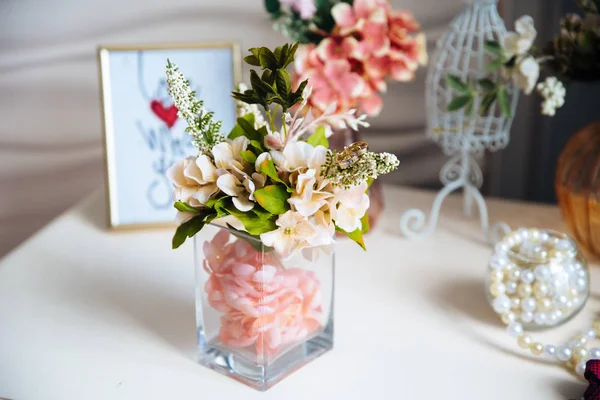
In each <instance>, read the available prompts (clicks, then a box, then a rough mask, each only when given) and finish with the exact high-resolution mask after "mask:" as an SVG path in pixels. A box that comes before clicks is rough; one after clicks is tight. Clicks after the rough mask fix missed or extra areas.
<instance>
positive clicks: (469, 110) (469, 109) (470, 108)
mask: <svg viewBox="0 0 600 400" xmlns="http://www.w3.org/2000/svg"><path fill="white" fill-rule="evenodd" d="M474 104H475V102H474V101H473V100H471V101H470V102H469V103H467V107H466V108H465V115H466V116H467V117H470V116H471V114H473V107H474Z"/></svg>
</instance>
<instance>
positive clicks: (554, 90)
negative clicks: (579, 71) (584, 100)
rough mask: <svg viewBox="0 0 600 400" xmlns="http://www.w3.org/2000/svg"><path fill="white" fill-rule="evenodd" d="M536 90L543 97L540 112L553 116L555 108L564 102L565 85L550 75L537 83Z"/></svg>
mask: <svg viewBox="0 0 600 400" xmlns="http://www.w3.org/2000/svg"><path fill="white" fill-rule="evenodd" d="M537 90H538V92H539V93H540V95H542V97H543V98H544V101H543V102H542V114H544V115H548V116H551V117H553V116H554V115H555V114H556V110H557V109H559V108H561V107H562V106H563V105H564V104H565V96H566V94H567V90H566V89H565V86H564V85H563V84H562V82H561V81H559V80H558V79H556V77H554V76H550V77H548V78H546V80H545V81H544V82H540V83H538V85H537Z"/></svg>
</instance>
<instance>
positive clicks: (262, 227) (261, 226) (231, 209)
mask: <svg viewBox="0 0 600 400" xmlns="http://www.w3.org/2000/svg"><path fill="white" fill-rule="evenodd" d="M226 209H227V212H228V213H229V214H230V215H233V216H234V217H236V218H237V219H238V221H240V222H241V223H242V225H244V229H246V231H248V233H249V234H250V235H260V234H261V233H265V232H270V231H273V230H275V229H277V224H275V221H276V218H271V219H261V218H260V217H259V216H258V215H256V214H254V213H251V212H243V211H240V210H238V209H237V208H235V206H234V205H233V203H230V204H228V205H227V206H226Z"/></svg>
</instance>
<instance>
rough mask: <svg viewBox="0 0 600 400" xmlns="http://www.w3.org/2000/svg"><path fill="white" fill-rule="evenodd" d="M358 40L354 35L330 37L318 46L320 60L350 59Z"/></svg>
mask: <svg viewBox="0 0 600 400" xmlns="http://www.w3.org/2000/svg"><path fill="white" fill-rule="evenodd" d="M357 46H358V42H357V41H356V39H355V38H354V37H353V36H347V37H345V38H338V37H328V38H325V39H323V40H321V43H319V46H318V47H317V55H318V56H319V59H320V60H338V59H342V60H348V59H349V58H350V57H352V55H353V54H354V53H355V51H356V48H357Z"/></svg>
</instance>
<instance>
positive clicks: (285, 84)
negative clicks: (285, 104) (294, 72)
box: [275, 69, 292, 98]
mask: <svg viewBox="0 0 600 400" xmlns="http://www.w3.org/2000/svg"><path fill="white" fill-rule="evenodd" d="M275 83H276V84H277V93H279V95H280V96H281V97H284V98H287V97H288V94H289V93H290V91H291V90H292V80H291V77H290V73H289V72H287V71H286V70H285V69H278V70H277V73H276V76H275Z"/></svg>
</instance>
